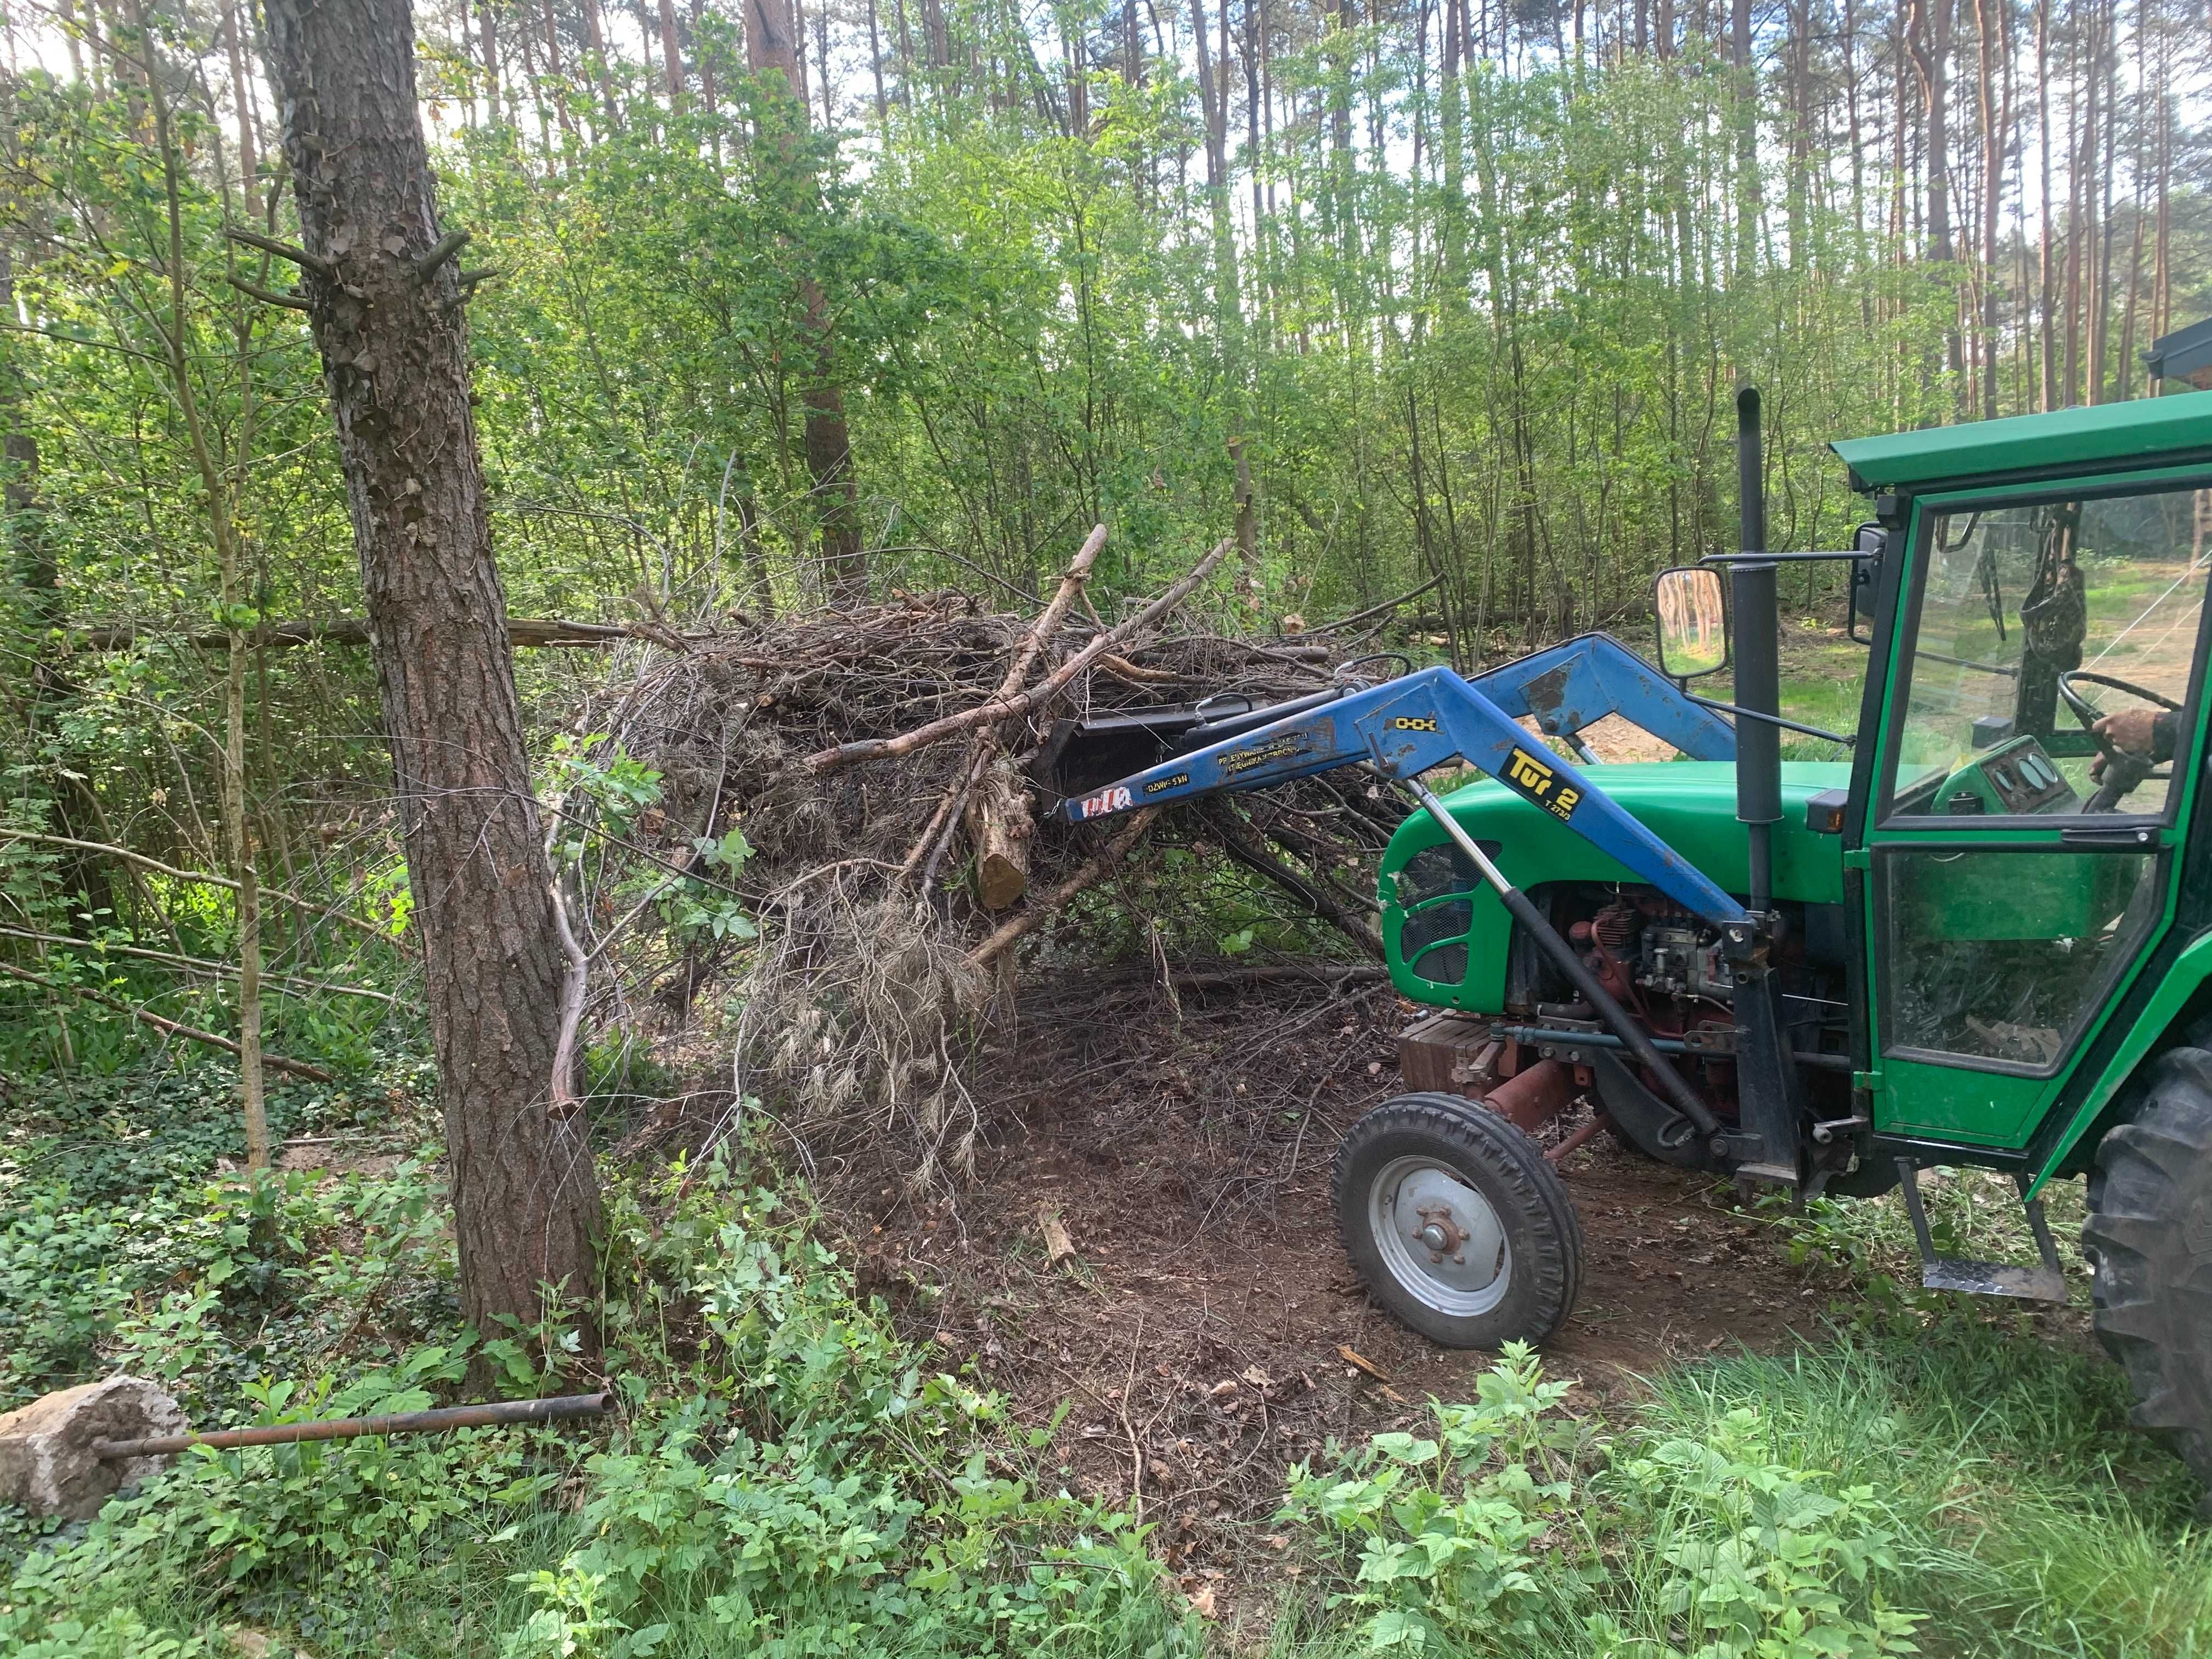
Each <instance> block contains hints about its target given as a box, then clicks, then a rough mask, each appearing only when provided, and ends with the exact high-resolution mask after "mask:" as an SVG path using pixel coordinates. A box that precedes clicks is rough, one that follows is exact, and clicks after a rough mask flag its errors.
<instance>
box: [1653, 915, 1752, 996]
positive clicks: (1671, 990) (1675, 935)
mask: <svg viewBox="0 0 2212 1659" xmlns="http://www.w3.org/2000/svg"><path fill="white" fill-rule="evenodd" d="M1635 978H1636V982H1637V983H1638V985H1641V986H1643V987H1644V988H1645V989H1646V990H1650V991H1656V992H1659V993H1660V994H1662V995H1666V996H1675V997H1707V998H1711V1000H1714V1001H1716V1002H1726V1001H1729V1000H1730V999H1731V998H1733V997H1734V996H1735V975H1732V974H1730V973H1729V965H1728V963H1727V961H1726V959H1725V958H1724V957H1723V956H1722V954H1721V939H1720V935H1719V933H1717V932H1715V931H1714V930H1713V929H1712V928H1711V927H1698V926H1696V925H1694V924H1692V925H1680V924H1662V923H1657V922H1654V923H1652V924H1651V925H1650V926H1649V927H1645V928H1644V936H1643V939H1642V943H1641V946H1640V948H1639V949H1638V952H1637V968H1636V975H1635Z"/></svg>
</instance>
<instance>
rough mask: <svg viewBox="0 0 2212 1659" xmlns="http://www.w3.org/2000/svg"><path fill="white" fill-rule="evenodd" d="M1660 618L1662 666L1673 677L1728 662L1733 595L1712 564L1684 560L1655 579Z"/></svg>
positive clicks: (1686, 676) (1704, 671)
mask: <svg viewBox="0 0 2212 1659" xmlns="http://www.w3.org/2000/svg"><path fill="white" fill-rule="evenodd" d="M1651 601H1652V604H1651V608H1652V610H1653V611H1654V612H1655V613H1656V615H1657V617H1658V619H1659V670H1660V672H1662V673H1663V674H1665V675H1667V676H1668V678H1671V679H1678V680H1693V679H1696V678H1699V676H1701V675H1705V674H1717V673H1718V672H1720V671H1721V670H1722V669H1723V668H1726V667H1727V666H1728V660H1729V629H1728V595H1727V590H1726V589H1725V588H1723V586H1721V573H1720V572H1719V571H1717V570H1715V569H1714V568H1711V566H1710V565H1695V564H1691V565H1678V566H1676V567H1675V568H1674V569H1672V570H1662V571H1661V572H1660V573H1659V575H1658V579H1657V580H1656V581H1654V582H1653V583H1652V584H1651Z"/></svg>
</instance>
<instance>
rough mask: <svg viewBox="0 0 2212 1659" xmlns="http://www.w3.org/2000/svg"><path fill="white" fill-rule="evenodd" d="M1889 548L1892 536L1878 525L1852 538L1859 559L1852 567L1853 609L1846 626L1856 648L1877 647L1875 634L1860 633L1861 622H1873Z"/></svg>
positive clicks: (1846, 630) (1859, 529)
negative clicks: (1882, 567) (1882, 570)
mask: <svg viewBox="0 0 2212 1659" xmlns="http://www.w3.org/2000/svg"><path fill="white" fill-rule="evenodd" d="M1888 547H1889V532H1887V530H1884V529H1883V528H1882V527H1881V526H1880V525H1878V524H1863V525H1861V526H1859V528H1858V533H1857V535H1855V536H1854V537H1852V538H1851V550H1852V551H1853V552H1855V553H1857V555H1858V559H1857V562H1855V563H1853V565H1852V566H1851V580H1850V607H1851V608H1850V616H1849V617H1848V618H1847V619H1846V620H1845V622H1844V633H1845V634H1847V635H1850V641H1851V643H1852V644H1854V645H1872V644H1873V643H1874V635H1872V634H1871V633H1866V634H1862V633H1860V632H1859V618H1860V617H1866V618H1868V620H1869V622H1871V621H1872V619H1873V617H1874V596H1875V593H1876V592H1878V591H1879V587H1880V583H1881V556H1882V555H1883V553H1884V552H1886V551H1887V550H1888Z"/></svg>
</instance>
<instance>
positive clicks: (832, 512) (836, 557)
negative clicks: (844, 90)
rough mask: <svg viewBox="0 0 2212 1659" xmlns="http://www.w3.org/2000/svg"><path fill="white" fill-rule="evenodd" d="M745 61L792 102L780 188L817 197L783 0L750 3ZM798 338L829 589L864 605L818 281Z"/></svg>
mask: <svg viewBox="0 0 2212 1659" xmlns="http://www.w3.org/2000/svg"><path fill="white" fill-rule="evenodd" d="M745 62H746V64H747V65H748V67H750V69H751V70H752V71H753V73H754V74H756V75H763V74H766V73H767V72H768V71H769V70H776V71H777V72H779V73H780V74H781V76H783V82H784V86H785V87H786V88H787V89H788V92H789V94H790V95H791V100H792V102H791V103H790V104H789V105H786V106H783V107H784V109H785V111H786V112H787V113H785V114H783V115H782V116H780V117H779V116H778V115H776V114H775V113H774V110H775V100H771V102H770V104H769V106H768V109H767V111H766V112H765V118H764V119H763V122H762V127H763V132H762V137H763V140H765V141H767V143H766V147H767V148H768V149H770V150H772V151H774V152H775V154H776V155H777V157H778V160H779V162H780V164H781V167H782V168H783V169H784V171H785V173H787V175H789V176H787V177H786V178H784V179H781V181H780V182H781V185H782V187H783V188H784V189H786V190H787V191H788V192H789V193H790V197H791V198H792V199H793V201H804V200H806V199H809V198H811V196H812V193H813V182H814V181H813V178H812V173H811V164H810V163H809V162H808V161H806V159H805V145H804V143H801V142H800V139H801V137H802V136H803V135H804V133H805V124H806V106H805V103H804V101H802V100H803V96H804V94H802V93H801V92H800V89H799V44H798V38H797V31H796V29H795V28H794V27H793V23H792V18H791V14H790V13H789V12H788V11H787V9H785V5H784V0H745ZM798 300H799V333H800V335H801V337H803V338H804V339H805V341H806V343H807V346H806V349H807V350H808V352H809V355H810V356H811V357H812V359H813V370H814V372H813V374H811V376H809V377H808V379H807V381H806V386H805V392H804V394H803V396H804V398H805V404H806V468H807V471H808V473H809V475H810V476H811V478H812V480H813V484H814V513H815V520H816V523H817V525H818V526H820V530H821V554H822V580H823V588H824V589H825V590H826V591H827V592H828V593H829V596H830V597H831V599H834V600H835V601H836V603H838V604H841V605H858V604H860V603H862V602H863V601H865V600H866V598H867V594H868V556H867V550H866V548H865V547H864V546H863V544H862V543H861V539H860V501H859V491H858V489H857V488H856V487H855V484H854V477H853V447H852V441H851V439H850V438H849V436H848V435H847V431H846V426H845V395H844V392H843V391H842V388H840V387H839V386H838V384H837V380H836V354H835V350H834V348H833V343H832V340H831V336H830V324H829V301H828V299H827V298H826V297H825V296H824V295H823V292H822V285H821V283H818V282H817V281H816V280H815V278H814V277H813V276H811V274H809V275H806V276H801V277H800V278H799V294H798Z"/></svg>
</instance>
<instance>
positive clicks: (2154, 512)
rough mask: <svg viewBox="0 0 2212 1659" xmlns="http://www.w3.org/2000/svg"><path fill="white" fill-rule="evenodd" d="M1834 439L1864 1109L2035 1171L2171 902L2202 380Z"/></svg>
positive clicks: (2061, 1132)
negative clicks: (1849, 700) (1856, 711)
mask: <svg viewBox="0 0 2212 1659" xmlns="http://www.w3.org/2000/svg"><path fill="white" fill-rule="evenodd" d="M1836 449H1837V451H1838V453H1839V454H1841V455H1842V457H1843V458H1844V461H1845V462H1846V464H1847V465H1849V466H1850V470H1851V476H1852V481H1853V483H1855V484H1856V485H1857V486H1858V487H1859V488H1861V489H1865V490H1867V491H1868V492H1869V493H1870V494H1872V495H1874V496H1875V501H1876V504H1877V509H1878V511H1879V513H1880V514H1881V520H1882V521H1883V524H1884V525H1885V526H1886V532H1887V533H1886V534H1885V535H1884V536H1883V538H1882V549H1881V557H1880V559H1879V560H1878V561H1876V562H1874V564H1875V574H1873V575H1872V577H1871V580H1870V582H1869V586H1873V587H1874V588H1875V593H1876V596H1877V597H1876V602H1875V606H1874V610H1875V629H1874V630H1873V636H1872V647H1871V654H1870V657H1869V664H1868V671H1867V680H1866V690H1865V693H1864V700H1863V707H1862V714H1861V721H1860V730H1859V732H1858V733H1857V764H1856V766H1855V768H1854V771H1853V777H1852V785H1851V796H1850V804H1849V807H1848V810H1847V812H1846V815H1845V822H1844V836H1843V839H1844V862H1845V865H1846V866H1847V869H1846V875H1847V884H1848V886H1849V887H1850V889H1851V891H1850V893H1849V894H1848V895H1847V897H1846V903H1847V905H1848V906H1850V908H1851V909H1852V910H1853V912H1854V918H1853V919H1854V921H1856V922H1857V925H1858V926H1859V927H1861V928H1862V929H1863V938H1864V939H1865V940H1866V942H1867V945H1868V947H1869V949H1868V952H1867V954H1868V958H1869V961H1868V972H1869V984H1868V986H1867V989H1868V991H1869V995H1868V996H1867V997H1865V998H1864V999H1863V1005H1862V1006H1863V1010H1864V1017H1865V1018H1866V1020H1867V1022H1868V1024H1869V1027H1870V1030H1869V1041H1868V1044H1867V1059H1868V1062H1869V1063H1868V1065H1867V1066H1866V1068H1865V1077H1864V1080H1865V1085H1866V1097H1867V1100H1868V1103H1869V1115H1870V1116H1871V1119H1872V1122H1873V1126H1874V1127H1875V1131H1876V1132H1877V1133H1879V1134H1880V1135H1881V1136H1882V1137H1883V1138H1884V1139H1891V1140H1893V1141H1894V1142H1895V1143H1897V1144H1899V1145H1900V1146H1905V1145H1909V1143H1911V1142H1912V1141H1915V1140H1920V1139H1929V1138H1941V1139H1944V1140H1946V1141H1956V1142H1959V1143H1962V1144H1963V1145H1964V1146H1968V1147H1972V1148H1977V1149H1979V1150H1980V1152H1981V1153H1982V1155H1983V1157H1984V1159H1985V1161H1990V1162H1996V1163H2002V1164H2007V1165H2008V1166H2011V1167H2020V1168H2022V1169H2023V1170H2025V1171H2026V1172H2027V1173H2028V1174H2029V1175H2030V1176H2031V1177H2033V1178H2040V1177H2043V1176H2048V1175H2049V1174H2051V1173H2052V1172H2053V1171H2054V1170H2056V1169H2057V1168H2059V1167H2060V1165H2061V1163H2062V1161H2063V1156H2064V1154H2065V1153H2066V1152H2069V1151H2070V1150H2071V1143H2069V1144H2068V1145H2067V1146H2061V1145H2060V1142H2061V1141H2063V1140H2065V1139H2066V1133H2067V1130H2068V1128H2069V1127H2074V1120H2075V1118H2076V1117H2077V1116H2078V1115H2080V1113H2081V1111H2082V1110H2083V1109H2087V1108H2089V1107H2091V1106H2092V1104H2093V1103H2095V1102H2096V1101H2097V1099H2098V1097H2099V1095H2100V1081H2101V1073H2102V1070H2103V1067H2101V1066H2099V1065H2097V1064H2095V1063H2094V1062H2095V1060H2097V1059H2098V1058H2099V1057H2100V1052H2099V1051H2100V1045H2099V1043H2098V1041H2097V1039H2098V1036H2099V1034H2100V1030H2103V1029H2104V1028H2105V1027H2106V1026H2107V1025H2109V1024H2110V1023H2111V1017H2112V1015H2114V1014H2115V1013H2117V1012H2120V1005H2121V1004H2122V1002H2123V1001H2124V1000H2125V993H2126V992H2127V990H2128V989H2129V987H2130V986H2131V985H2132V984H2133V983H2134V982H2135V981H2137V980H2138V979H2139V978H2140V977H2141V975H2142V971H2143V969H2145V967H2146V965H2147V964H2148V961H2149V958H2150V957H2151V955H2152V953H2153V951H2154V949H2155V947H2156V945H2157V944H2158V942H2159V940H2160V938H2161V937H2163V936H2164V935H2166V933H2169V932H2170V931H2171V929H2172V926H2173V922H2174V920H2175V913H2176V906H2177V904H2178V903H2179V902H2181V901H2182V900H2183V898H2184V894H2183V892H2182V882H2181V876H2182V865H2183V859H2182V857H2181V854H2182V850H2183V848H2185V845H2186V844H2187V842H2188V841H2189V839H2190V837H2189V834H2188V829H2187V825H2188V821H2189V816H2190V814H2191V809H2192V808H2193V806H2194V805H2195V796H2196V793H2197V783H2198V776H2199V773H2200V771H2201V768H2198V767H2197V766H2195V765H2193V764H2191V759H2192V757H2195V756H2197V754H2198V753H2199V752H2200V751H2201V750H2202V748H2203V738H2202V730H2203V727H2202V721H2201V718H2200V711H2201V705H2202V701H2203V678H2204V658H2205V649H2206V645H2207V640H2208V635H2207V633H2206V629H2205V628H2204V626H2203V623H2204V618H2205V594H2206V580H2207V574H2208V571H2212V397H2206V396H2204V395H2203V394H2184V395H2182V396H2179V397H2166V398H2154V399H2146V400H2143V401H2142V402H2137V403H2130V404H2117V405H2109V406H2106V407H2101V408H2097V409H2088V410H2064V411H2061V412H2058V413H2054V414H2050V415H2037V416H2024V417H2021V418H2019V419H2015V420H2008V421H1991V422H1980V423H1978V424H1975V425H1971V426H1960V427H1949V428H1939V429H1936V430H1934V431H1928V432H1919V433H1909V434H1904V435H1898V436H1894V437H1887V438H1878V439H1869V440H1862V441H1857V442H1845V443H1839V444H1838V445H1837V446H1836ZM2085 1062H2086V1063H2085ZM2080 1127H2087V1126H2086V1125H2082V1126H2080ZM2077 1133H2078V1129H2077Z"/></svg>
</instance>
